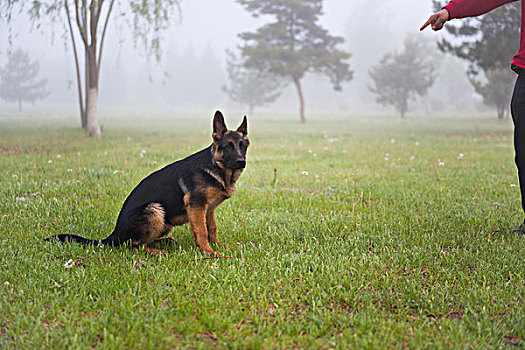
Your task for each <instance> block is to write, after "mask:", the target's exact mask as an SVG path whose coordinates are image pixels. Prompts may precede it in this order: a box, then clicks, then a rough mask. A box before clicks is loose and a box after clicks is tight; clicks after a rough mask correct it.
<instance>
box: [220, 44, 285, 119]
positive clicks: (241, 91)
mask: <svg viewBox="0 0 525 350" xmlns="http://www.w3.org/2000/svg"><path fill="white" fill-rule="evenodd" d="M226 55H227V58H226V70H227V73H228V80H229V86H224V87H223V91H225V92H226V93H227V94H228V96H230V99H232V100H233V101H235V102H238V103H242V104H246V105H248V108H249V111H250V113H252V112H253V109H254V108H255V107H257V106H264V105H266V104H269V103H272V102H274V101H275V100H276V99H277V98H279V96H281V87H282V85H283V84H282V82H281V79H282V78H278V77H275V76H268V75H265V76H263V75H261V74H260V73H259V72H258V71H256V70H254V69H248V68H246V67H245V65H244V62H242V61H240V60H239V58H238V57H237V56H236V55H235V54H234V53H233V52H231V51H226Z"/></svg>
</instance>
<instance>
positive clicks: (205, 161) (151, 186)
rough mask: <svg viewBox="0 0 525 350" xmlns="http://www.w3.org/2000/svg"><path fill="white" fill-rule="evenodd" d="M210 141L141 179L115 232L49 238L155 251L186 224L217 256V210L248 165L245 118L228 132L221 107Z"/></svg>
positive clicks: (202, 245)
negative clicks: (154, 246) (161, 241)
mask: <svg viewBox="0 0 525 350" xmlns="http://www.w3.org/2000/svg"><path fill="white" fill-rule="evenodd" d="M212 138H213V143H212V144H211V145H210V146H209V147H207V148H205V149H203V150H202V151H199V152H197V153H195V154H192V155H191V156H189V157H187V158H184V159H182V160H179V161H177V162H174V163H171V164H169V165H167V166H166V167H164V168H162V169H160V170H158V171H156V172H154V173H152V174H150V175H149V176H148V177H146V178H145V179H143V180H142V181H141V182H140V183H139V184H138V186H137V187H135V189H133V191H131V193H130V195H129V196H128V198H126V200H125V202H124V205H123V206H122V209H121V210H120V214H119V216H118V219H117V224H116V226H115V229H114V230H113V233H111V235H110V236H109V237H107V238H105V239H103V240H101V241H99V240H91V239H86V238H83V237H80V236H77V235H72V234H61V235H56V236H53V237H50V238H48V239H47V240H51V239H58V240H60V241H62V242H64V241H66V240H71V241H75V242H79V243H82V244H108V245H112V246H118V245H120V244H122V243H124V242H127V241H129V240H131V242H132V244H133V246H134V247H144V249H145V250H148V251H150V252H153V253H159V252H161V251H158V250H154V249H149V248H147V246H148V245H149V244H151V243H154V242H157V241H159V239H160V238H162V237H164V236H166V235H167V234H168V233H169V232H170V231H171V229H172V228H173V226H175V225H182V224H185V223H187V222H189V223H190V228H191V232H192V233H193V238H194V239H195V244H196V245H197V247H199V249H200V251H201V252H202V253H203V254H210V255H218V254H219V253H218V252H216V251H214V250H213V249H212V248H211V247H210V243H211V244H217V243H218V242H219V241H218V239H217V225H216V224H215V209H217V207H218V206H219V205H220V204H221V203H222V202H223V201H224V200H225V199H228V198H230V197H231V196H232V195H233V192H234V191H235V183H236V181H237V179H238V178H239V176H240V175H241V173H242V171H243V170H244V167H245V166H246V151H247V149H248V147H249V145H250V141H249V140H248V122H247V119H246V116H244V119H243V121H242V123H241V125H240V126H239V127H238V128H237V130H235V131H233V130H227V128H226V124H225V123H224V117H223V115H222V113H221V112H220V111H217V112H215V116H214V118H213V135H212Z"/></svg>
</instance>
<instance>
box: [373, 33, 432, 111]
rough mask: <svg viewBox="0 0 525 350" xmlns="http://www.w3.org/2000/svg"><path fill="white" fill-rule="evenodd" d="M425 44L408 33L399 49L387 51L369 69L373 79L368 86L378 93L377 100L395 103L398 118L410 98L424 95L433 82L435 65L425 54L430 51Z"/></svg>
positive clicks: (381, 102) (406, 107)
mask: <svg viewBox="0 0 525 350" xmlns="http://www.w3.org/2000/svg"><path fill="white" fill-rule="evenodd" d="M425 46H426V45H425V43H424V42H421V41H420V40H417V39H416V38H415V37H411V36H408V37H407V38H406V39H405V43H404V49H403V51H402V52H399V53H398V52H391V53H387V54H386V55H385V56H383V58H381V60H380V61H379V64H378V65H376V66H373V67H372V68H371V69H370V71H369V74H370V77H371V78H372V80H373V82H374V86H373V87H370V86H369V89H370V91H372V92H373V93H375V94H376V95H377V96H376V101H377V102H378V103H380V104H382V105H385V106H387V105H392V106H394V107H395V109H396V110H397V111H398V112H399V113H401V117H404V116H405V113H406V112H407V111H408V102H409V100H413V99H416V97H417V96H418V95H419V96H424V95H425V94H426V93H427V91H428V89H429V88H430V87H431V86H432V84H433V83H434V79H435V73H434V72H435V69H436V67H435V64H434V63H433V61H432V59H431V58H430V57H429V56H428V55H426V54H425V53H426V52H429V51H428V50H427V49H425Z"/></svg>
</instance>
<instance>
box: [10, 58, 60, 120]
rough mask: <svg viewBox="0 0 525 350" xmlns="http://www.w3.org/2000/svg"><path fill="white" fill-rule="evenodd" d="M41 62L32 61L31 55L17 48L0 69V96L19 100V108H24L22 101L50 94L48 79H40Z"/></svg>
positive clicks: (37, 98) (12, 100) (33, 99)
mask: <svg viewBox="0 0 525 350" xmlns="http://www.w3.org/2000/svg"><path fill="white" fill-rule="evenodd" d="M39 71H40V64H39V63H38V61H34V62H31V60H30V59H29V55H28V54H27V53H26V52H24V51H22V50H21V49H16V50H15V51H14V52H13V53H11V54H9V55H8V60H7V63H6V65H5V67H4V68H2V69H0V97H1V98H2V100H4V101H8V102H18V110H20V111H21V110H22V102H35V101H36V100H40V99H43V98H45V97H47V96H48V95H49V93H50V92H49V91H47V88H46V86H47V79H45V78H43V79H38V78H37V76H38V73H39Z"/></svg>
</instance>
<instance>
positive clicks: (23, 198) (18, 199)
mask: <svg viewBox="0 0 525 350" xmlns="http://www.w3.org/2000/svg"><path fill="white" fill-rule="evenodd" d="M16 200H17V201H18V202H23V201H25V200H26V197H16Z"/></svg>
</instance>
